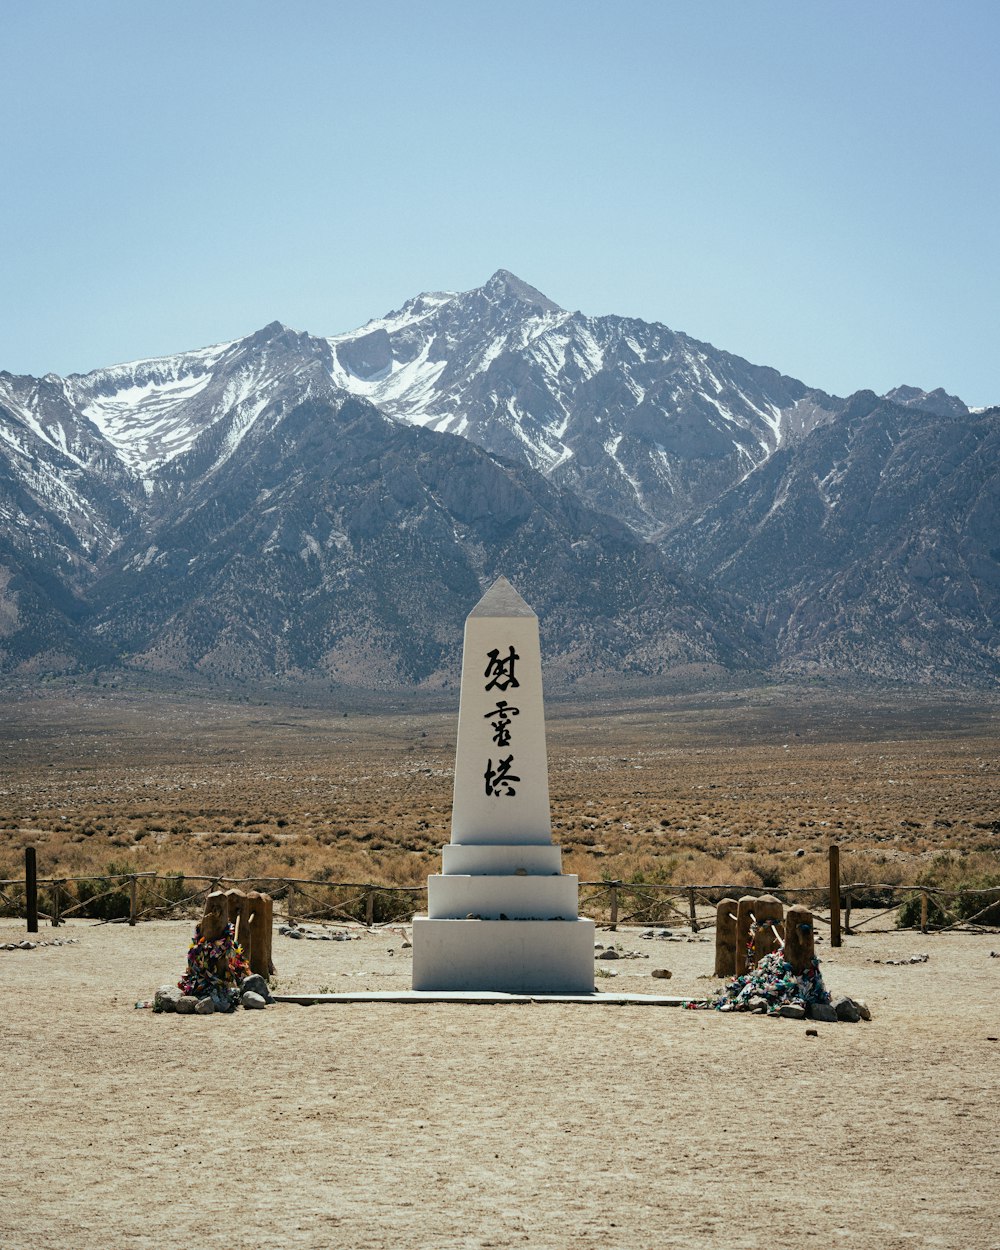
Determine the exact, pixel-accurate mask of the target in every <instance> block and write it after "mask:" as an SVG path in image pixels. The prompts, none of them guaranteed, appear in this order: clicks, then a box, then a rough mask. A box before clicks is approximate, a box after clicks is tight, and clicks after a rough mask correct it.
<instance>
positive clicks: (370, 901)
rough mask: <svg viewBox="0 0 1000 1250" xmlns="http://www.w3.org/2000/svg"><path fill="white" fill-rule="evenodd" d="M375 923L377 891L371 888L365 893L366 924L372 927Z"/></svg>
mask: <svg viewBox="0 0 1000 1250" xmlns="http://www.w3.org/2000/svg"><path fill="white" fill-rule="evenodd" d="M374 923H375V891H374V890H369V891H368V893H367V894H366V895H365V924H366V925H367V926H368V928H369V929H370V928H371V927H372V925H373V924H374Z"/></svg>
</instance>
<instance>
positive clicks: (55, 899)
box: [52, 881, 62, 929]
mask: <svg viewBox="0 0 1000 1250" xmlns="http://www.w3.org/2000/svg"><path fill="white" fill-rule="evenodd" d="M61 908H62V882H61V881H53V882H52V927H53V929H55V928H57V927H58V926H59V912H60V910H61Z"/></svg>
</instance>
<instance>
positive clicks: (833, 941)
mask: <svg viewBox="0 0 1000 1250" xmlns="http://www.w3.org/2000/svg"><path fill="white" fill-rule="evenodd" d="M830 945H831V946H840V945H841V940H840V847H839V846H838V845H837V844H836V842H833V843H831V845H830Z"/></svg>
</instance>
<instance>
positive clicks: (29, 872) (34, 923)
mask: <svg viewBox="0 0 1000 1250" xmlns="http://www.w3.org/2000/svg"><path fill="white" fill-rule="evenodd" d="M24 902H25V907H26V909H27V913H28V932H29V933H37V932H38V864H37V861H36V859H35V848H34V847H33V846H26V847H25V848H24Z"/></svg>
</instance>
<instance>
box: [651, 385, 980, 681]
mask: <svg viewBox="0 0 1000 1250" xmlns="http://www.w3.org/2000/svg"><path fill="white" fill-rule="evenodd" d="M963 407H964V405H963ZM998 466H1000V410H997V409H992V410H990V411H988V412H986V413H983V414H980V415H975V416H974V415H969V414H968V413H966V414H965V415H961V414H959V413H956V412H954V411H953V412H952V413H950V414H949V415H941V414H935V413H929V412H927V411H924V410H922V409H912V408H903V407H901V406H900V405H898V404H894V403H891V402H888V401H886V400H880V399H878V398H877V397H876V396H875V395H873V394H872V393H871V392H860V393H859V394H858V395H856V396H854V397H852V399H851V401H850V402H849V405H848V407H847V409H846V410H845V412H844V413H843V414H842V416H841V418H840V419H839V420H838V421H836V422H834V423H832V424H829V425H826V426H823V427H822V428H819V429H816V430H814V431H813V432H812V434H811V435H810V436H809V437H808V438H807V439H805V440H803V441H802V442H800V443H798V444H796V445H795V446H792V447H788V448H783V449H781V450H780V451H779V452H777V453H776V454H775V455H774V456H773V457H772V458H771V459H770V460H769V461H768V463H767V464H766V465H764V466H762V467H761V468H760V469H758V470H757V471H756V472H755V473H753V474H751V475H750V476H749V477H748V478H747V479H746V480H745V481H744V482H742V483H741V484H740V485H738V486H736V487H734V488H733V489H732V490H730V491H729V492H728V493H727V494H726V495H725V496H724V497H723V498H721V499H720V500H718V501H717V502H716V503H715V504H713V505H712V506H711V507H710V508H709V509H707V510H706V512H705V513H704V514H703V515H702V516H700V517H699V518H697V519H696V520H695V521H694V522H692V523H691V524H690V525H689V526H687V527H686V528H685V529H684V531H683V532H680V531H678V532H677V533H675V534H674V535H672V536H671V539H670V540H669V541H668V543H667V544H666V546H665V549H666V552H667V554H668V556H669V557H670V558H672V559H676V560H677V561H678V562H679V563H680V564H681V565H682V566H683V567H684V568H685V569H686V571H687V572H688V574H689V576H691V577H692V578H695V579H699V580H702V579H703V580H704V581H705V582H706V583H707V584H709V585H711V586H712V587H713V588H714V589H716V590H718V591H721V592H725V593H729V594H734V595H736V596H738V597H739V599H740V600H742V601H743V602H745V603H746V604H747V605H748V607H749V609H750V610H751V612H752V614H753V617H754V619H755V620H756V621H757V622H758V623H759V624H760V625H761V627H762V628H764V629H765V631H766V633H767V635H768V636H769V637H770V638H771V639H773V641H774V644H775V646H776V648H777V651H778V654H779V656H780V657H781V659H782V661H783V663H784V664H785V666H786V667H788V668H791V669H797V670H806V671H812V670H814V669H826V670H841V671H850V672H855V673H867V674H871V675H875V676H880V677H899V678H907V679H911V680H912V679H914V678H917V679H930V680H949V679H954V678H961V679H970V678H971V679H976V678H983V677H989V676H991V675H993V676H995V675H996V674H997V673H998V672H1000V537H998V536H1000V467H998Z"/></svg>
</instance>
